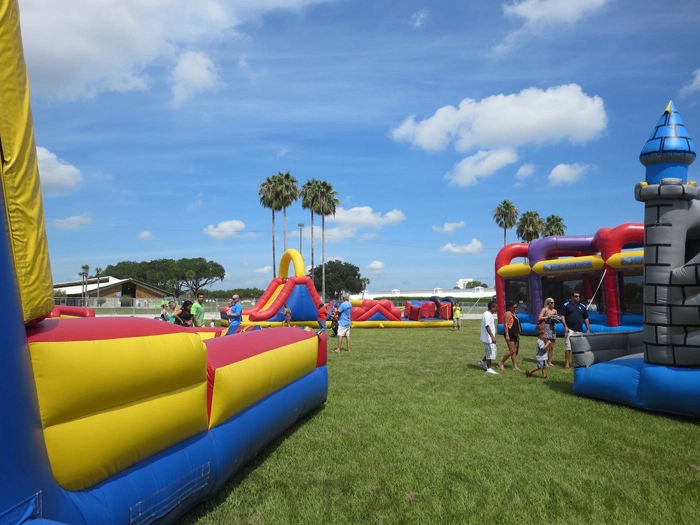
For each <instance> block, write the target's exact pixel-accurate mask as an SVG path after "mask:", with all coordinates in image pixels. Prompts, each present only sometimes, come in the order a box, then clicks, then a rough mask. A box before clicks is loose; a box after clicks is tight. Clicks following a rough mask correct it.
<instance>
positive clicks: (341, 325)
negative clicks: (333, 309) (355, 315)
mask: <svg viewBox="0 0 700 525" xmlns="http://www.w3.org/2000/svg"><path fill="white" fill-rule="evenodd" d="M351 314H352V305H351V304H350V296H349V295H348V294H345V295H344V296H343V303H342V304H341V305H340V306H339V307H338V316H339V317H338V348H337V349H336V350H333V351H334V352H335V353H336V354H339V353H340V347H341V346H342V344H343V337H344V338H345V339H346V340H347V342H348V352H349V351H350V324H351Z"/></svg>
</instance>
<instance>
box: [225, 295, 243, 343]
mask: <svg viewBox="0 0 700 525" xmlns="http://www.w3.org/2000/svg"><path fill="white" fill-rule="evenodd" d="M226 314H227V315H228V332H226V335H233V334H235V333H236V330H238V327H239V326H241V320H242V318H243V307H242V306H241V303H240V298H239V297H238V295H234V296H233V297H231V307H230V308H229V309H228V312H226Z"/></svg>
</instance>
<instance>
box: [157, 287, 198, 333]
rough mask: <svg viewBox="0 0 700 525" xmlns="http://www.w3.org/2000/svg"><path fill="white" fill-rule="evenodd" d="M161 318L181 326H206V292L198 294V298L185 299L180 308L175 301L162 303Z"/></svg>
mask: <svg viewBox="0 0 700 525" xmlns="http://www.w3.org/2000/svg"><path fill="white" fill-rule="evenodd" d="M161 308H162V309H161V312H160V319H162V320H163V321H166V322H168V323H173V324H176V325H179V326H195V327H203V326H204V294H202V293H200V294H197V300H196V301H195V302H194V303H193V302H192V301H189V300H188V301H184V302H183V303H182V306H180V307H179V308H178V307H177V304H176V303H175V301H170V302H168V303H163V304H162V305H161Z"/></svg>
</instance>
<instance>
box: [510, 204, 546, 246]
mask: <svg viewBox="0 0 700 525" xmlns="http://www.w3.org/2000/svg"><path fill="white" fill-rule="evenodd" d="M543 232H544V221H543V220H542V217H540V214H539V213H537V212H536V211H526V212H525V213H523V214H522V215H521V216H520V220H519V221H518V227H517V228H516V230H515V234H516V235H517V236H518V239H521V240H523V241H525V242H530V241H533V240H535V239H539V238H540V235H542V233H543Z"/></svg>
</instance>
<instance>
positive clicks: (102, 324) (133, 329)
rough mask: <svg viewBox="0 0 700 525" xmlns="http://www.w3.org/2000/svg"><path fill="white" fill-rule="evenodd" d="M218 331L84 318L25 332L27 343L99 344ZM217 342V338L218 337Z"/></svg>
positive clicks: (54, 322)
mask: <svg viewBox="0 0 700 525" xmlns="http://www.w3.org/2000/svg"><path fill="white" fill-rule="evenodd" d="M221 330H222V329H221V328H186V327H184V326H177V325H174V324H170V323H165V322H163V321H159V320H157V319H141V318H138V317H86V318H82V319H56V320H45V321H43V322H41V323H39V324H38V325H35V326H32V327H31V328H29V329H28V330H27V339H28V340H29V342H30V343H31V342H60V341H101V340H106V339H122V338H126V337H145V336H151V335H161V334H176V333H182V332H190V333H196V332H219V333H220V332H221ZM216 339H220V338H219V337H217V338H216Z"/></svg>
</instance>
